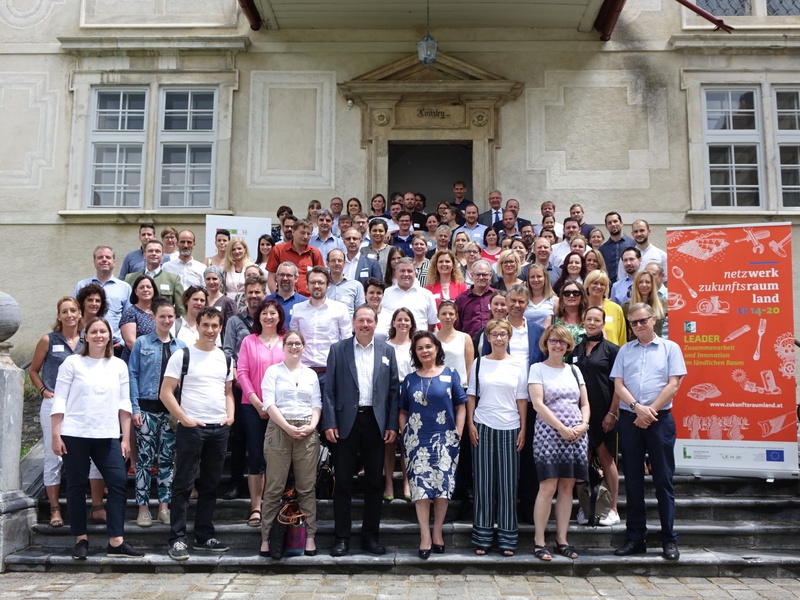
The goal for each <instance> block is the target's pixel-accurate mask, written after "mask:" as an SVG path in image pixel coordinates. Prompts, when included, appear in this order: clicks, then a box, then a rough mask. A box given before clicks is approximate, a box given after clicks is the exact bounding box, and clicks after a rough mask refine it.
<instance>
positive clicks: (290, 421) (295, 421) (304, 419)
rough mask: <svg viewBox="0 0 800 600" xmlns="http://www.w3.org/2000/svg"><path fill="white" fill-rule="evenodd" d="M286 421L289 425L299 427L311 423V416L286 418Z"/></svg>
mask: <svg viewBox="0 0 800 600" xmlns="http://www.w3.org/2000/svg"><path fill="white" fill-rule="evenodd" d="M286 422H287V423H288V424H289V425H294V426H295V427H299V426H301V425H309V424H311V417H302V418H300V419H286Z"/></svg>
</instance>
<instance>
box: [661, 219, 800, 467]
mask: <svg viewBox="0 0 800 600" xmlns="http://www.w3.org/2000/svg"><path fill="white" fill-rule="evenodd" d="M791 243H792V234H791V226H790V225H789V224H787V223H777V224H765V225H737V226H717V227H705V228H670V229H668V230H667V254H668V264H669V276H670V277H669V291H668V294H667V308H668V311H669V323H670V327H669V337H670V339H671V340H673V341H675V342H677V343H678V344H679V345H680V346H681V348H682V349H683V354H684V358H685V360H686V368H687V371H688V374H687V375H686V377H685V378H684V379H683V381H682V383H681V387H680V390H679V391H678V394H677V396H676V401H675V403H674V405H673V412H674V416H675V424H676V427H677V443H676V446H675V461H676V470H677V471H678V472H681V473H692V474H696V475H703V474H707V475H712V474H719V475H741V476H758V477H767V478H773V477H797V476H798V462H797V407H796V400H795V394H796V392H795V361H794V348H795V346H794V338H795V335H794V315H793V290H792V246H791Z"/></svg>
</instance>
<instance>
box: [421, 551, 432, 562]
mask: <svg viewBox="0 0 800 600" xmlns="http://www.w3.org/2000/svg"><path fill="white" fill-rule="evenodd" d="M419 557H420V558H421V559H422V560H428V559H429V558H430V557H431V549H430V548H428V549H427V550H423V549H422V548H420V549H419Z"/></svg>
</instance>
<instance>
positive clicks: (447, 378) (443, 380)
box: [439, 375, 451, 383]
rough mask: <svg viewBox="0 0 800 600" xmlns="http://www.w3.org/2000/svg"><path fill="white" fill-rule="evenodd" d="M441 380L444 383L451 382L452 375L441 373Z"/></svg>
mask: <svg viewBox="0 0 800 600" xmlns="http://www.w3.org/2000/svg"><path fill="white" fill-rule="evenodd" d="M439 381H441V382H442V383H450V382H451V377H450V375H439Z"/></svg>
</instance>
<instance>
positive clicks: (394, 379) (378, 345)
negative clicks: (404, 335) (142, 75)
mask: <svg viewBox="0 0 800 600" xmlns="http://www.w3.org/2000/svg"><path fill="white" fill-rule="evenodd" d="M354 339H355V338H354V337H349V338H345V339H343V340H341V341H339V342H336V343H335V344H333V345H332V346H331V349H330V352H328V367H327V370H326V373H325V397H324V398H323V399H322V429H323V430H327V429H338V430H339V437H340V438H346V437H347V436H348V435H349V434H350V431H351V430H352V428H353V424H354V423H355V421H356V414H357V413H358V395H359V390H358V373H357V372H356V360H355V349H354V347H353V344H354V343H355V342H354ZM374 341H375V352H374V354H375V363H374V368H373V372H372V410H373V412H374V413H375V420H376V421H377V422H378V427H379V428H380V430H381V436H383V434H384V433H385V432H386V430H387V429H390V430H393V431H397V430H398V429H399V426H400V425H399V421H398V406H399V402H400V379H399V377H398V374H397V359H396V358H395V353H394V348H392V347H391V346H389V345H388V344H387V343H386V342H385V341H384V340H381V339H378V338H375V340H374Z"/></svg>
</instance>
